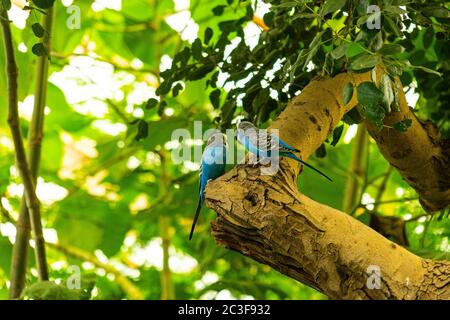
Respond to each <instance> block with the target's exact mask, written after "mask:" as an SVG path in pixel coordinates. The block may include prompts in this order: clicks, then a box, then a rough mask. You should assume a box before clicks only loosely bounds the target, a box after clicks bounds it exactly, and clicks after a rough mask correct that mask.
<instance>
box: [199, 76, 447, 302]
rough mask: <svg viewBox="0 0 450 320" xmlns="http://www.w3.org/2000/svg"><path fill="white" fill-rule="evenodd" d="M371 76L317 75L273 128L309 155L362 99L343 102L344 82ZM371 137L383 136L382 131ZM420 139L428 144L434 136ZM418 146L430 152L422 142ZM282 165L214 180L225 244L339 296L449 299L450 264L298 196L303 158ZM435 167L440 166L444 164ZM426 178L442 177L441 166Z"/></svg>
mask: <svg viewBox="0 0 450 320" xmlns="http://www.w3.org/2000/svg"><path fill="white" fill-rule="evenodd" d="M379 77H380V75H379V74H378V78H379ZM370 79H371V76H370V73H366V74H340V75H338V76H336V77H335V78H333V79H328V78H325V79H316V80H314V81H312V82H311V83H310V84H309V85H308V86H307V87H306V88H305V89H304V90H303V91H302V93H301V94H300V95H299V96H298V97H296V98H294V99H293V101H292V102H291V103H290V104H289V105H288V106H287V107H286V109H285V110H284V111H283V112H282V113H281V114H280V116H279V118H278V119H277V121H275V122H274V123H273V125H272V128H276V129H279V130H280V131H279V132H280V136H281V138H282V139H283V140H284V141H286V142H287V143H288V144H290V145H293V146H294V147H297V148H298V149H300V150H301V156H302V158H303V159H307V158H308V157H309V156H310V155H311V154H312V153H313V152H314V151H315V150H316V149H317V147H319V146H320V145H321V144H322V142H323V141H324V140H325V139H326V138H327V137H328V135H329V134H330V133H331V132H332V131H333V129H334V127H335V126H336V125H337V123H338V122H339V121H340V119H341V118H342V116H343V115H344V114H345V113H346V112H347V111H349V110H350V109H351V108H353V107H354V106H355V105H356V104H357V101H356V94H354V96H353V98H352V100H351V101H350V102H349V103H348V104H347V105H344V104H343V102H342V88H343V87H344V86H345V85H346V84H347V83H348V82H352V83H354V84H355V86H356V85H358V84H359V83H361V82H362V81H370ZM401 95H403V93H401ZM403 98H404V97H403ZM402 103H405V101H404V99H403V102H402ZM402 110H403V109H402ZM410 130H411V132H410V133H406V134H404V135H403V136H402V138H405V135H406V136H408V135H409V134H414V131H416V130H426V129H424V128H423V127H422V126H420V127H417V125H415V124H413V127H412V128H410ZM372 134H373V130H372ZM373 136H374V138H375V139H377V137H378V134H373ZM394 139H395V136H394ZM381 143H382V144H383V143H384V144H385V143H386V140H384V142H381ZM420 143H423V144H424V145H425V146H428V144H430V143H432V141H431V140H429V139H428V140H427V139H424V140H423V141H422V140H421V141H420ZM389 146H390V144H389V145H388V146H387V147H386V149H389V148H390V147H389ZM414 150H415V151H417V152H422V151H424V152H427V151H429V150H428V149H425V150H424V149H423V145H422V148H421V147H414ZM433 151H434V152H438V151H437V150H434V149H433ZM439 152H441V151H439ZM441 153H442V152H441ZM433 154H435V153H433ZM387 159H388V160H390V161H392V159H390V158H389V157H387ZM403 161H409V159H408V158H405V159H403ZM447 161H448V159H447ZM395 165H396V167H399V165H398V164H395ZM280 166H281V168H280V170H279V171H278V172H277V174H275V175H261V171H260V167H249V166H246V165H239V166H237V167H235V168H234V169H233V170H231V171H230V172H228V173H227V174H226V175H224V176H223V177H221V178H219V179H216V180H214V181H211V182H210V183H209V184H208V186H207V190H206V203H207V205H208V206H209V207H211V208H212V209H214V210H215V211H216V212H217V214H218V216H217V219H216V220H215V221H214V222H213V223H212V230H213V235H214V237H215V239H216V241H217V242H218V243H219V244H221V245H224V246H226V247H228V248H230V249H233V250H236V251H238V252H241V253H243V254H244V255H247V256H249V257H251V258H253V259H255V260H256V261H259V262H261V263H265V264H268V265H270V266H271V267H273V268H274V269H276V270H278V271H280V272H281V273H284V274H286V275H288V276H289V277H292V278H294V279H296V280H298V281H300V282H303V283H305V284H307V285H309V286H311V287H313V288H315V289H317V290H319V291H320V292H322V293H324V294H326V295H328V296H329V297H332V298H335V299H450V262H436V261H431V260H425V259H422V258H420V257H418V256H415V255H414V254H412V253H410V252H408V251H407V250H405V249H404V248H402V247H400V246H398V245H396V244H394V243H393V242H391V241H389V240H387V239H385V238H384V237H382V236H381V235H380V234H378V233H377V232H375V231H374V230H372V229H370V228H369V227H367V226H366V225H364V224H362V223H360V222H359V221H357V220H355V219H353V218H352V217H350V216H349V215H347V214H346V213H343V212H340V211H338V210H335V209H333V208H330V207H328V206H325V205H322V204H319V203H317V202H315V201H313V200H311V199H309V198H308V197H306V196H304V195H302V194H300V193H299V192H298V188H297V175H298V173H299V169H300V168H299V166H298V164H297V163H296V162H294V161H292V160H290V159H282V160H281V161H280ZM412 167H413V166H412V165H411V166H405V167H404V169H403V170H401V171H400V172H401V174H402V175H405V176H410V175H411V172H410V171H409V170H412V169H410V168H412ZM402 168H403V167H402ZM432 169H433V170H440V166H434V167H433V168H432ZM432 169H431V168H430V170H432ZM423 178H424V179H430V180H433V183H436V182H437V181H438V180H439V171H435V172H434V174H433V175H429V176H428V177H423ZM407 181H409V180H407ZM324 183H326V182H324ZM437 185H439V186H441V185H442V182H440V183H438V184H437ZM412 186H413V187H416V185H412ZM416 190H417V191H418V192H419V194H420V196H421V198H422V199H424V198H426V199H433V200H432V201H434V202H436V201H439V202H441V203H445V202H446V201H447V200H448V198H447V193H446V192H445V190H444V192H443V190H442V188H441V189H439V188H437V189H435V191H434V193H433V197H430V196H429V194H428V193H424V192H423V190H422V189H421V188H416ZM318 192H319V191H318ZM421 192H422V193H421ZM447 192H448V190H447ZM427 203H428V200H427ZM447 204H448V202H447ZM378 275H379V277H378Z"/></svg>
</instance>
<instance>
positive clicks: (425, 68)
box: [414, 66, 442, 77]
mask: <svg viewBox="0 0 450 320" xmlns="http://www.w3.org/2000/svg"><path fill="white" fill-rule="evenodd" d="M414 68H416V69H421V70H422V71H425V72H426V73H431V74H435V75H437V76H439V77H442V73H440V72H437V71H436V70H433V69H430V68H427V67H424V66H414Z"/></svg>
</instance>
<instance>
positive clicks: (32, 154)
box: [9, 8, 53, 299]
mask: <svg viewBox="0 0 450 320" xmlns="http://www.w3.org/2000/svg"><path fill="white" fill-rule="evenodd" d="M42 20H43V21H42V24H43V27H44V29H45V30H46V32H45V36H44V41H43V43H44V45H45V46H46V47H47V49H48V50H49V49H50V35H51V34H52V26H53V8H50V9H49V10H48V11H47V14H46V15H44V16H43V18H42ZM48 64H49V60H48V56H47V55H44V56H40V57H38V58H37V63H36V82H35V89H34V108H33V114H32V118H31V122H30V129H29V131H28V162H29V164H30V171H31V175H32V178H33V182H34V183H36V179H37V177H38V175H39V167H40V160H41V147H42V137H43V134H44V109H45V103H46V98H47V83H48ZM29 240H30V217H29V212H28V208H27V205H26V199H25V197H22V202H21V204H20V212H19V221H18V223H17V234H16V241H15V243H14V250H13V257H12V267H11V276H10V279H11V287H10V290H9V297H10V299H16V298H18V297H20V295H21V292H22V290H23V287H24V285H25V274H26V268H27V249H28V242H29Z"/></svg>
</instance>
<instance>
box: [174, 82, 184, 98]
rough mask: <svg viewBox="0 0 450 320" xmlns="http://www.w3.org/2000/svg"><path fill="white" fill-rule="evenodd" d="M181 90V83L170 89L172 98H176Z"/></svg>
mask: <svg viewBox="0 0 450 320" xmlns="http://www.w3.org/2000/svg"><path fill="white" fill-rule="evenodd" d="M181 90H183V85H182V84H181V83H177V84H176V85H175V86H174V87H173V89H172V95H173V96H174V97H176V96H178V94H179V93H180V91H181Z"/></svg>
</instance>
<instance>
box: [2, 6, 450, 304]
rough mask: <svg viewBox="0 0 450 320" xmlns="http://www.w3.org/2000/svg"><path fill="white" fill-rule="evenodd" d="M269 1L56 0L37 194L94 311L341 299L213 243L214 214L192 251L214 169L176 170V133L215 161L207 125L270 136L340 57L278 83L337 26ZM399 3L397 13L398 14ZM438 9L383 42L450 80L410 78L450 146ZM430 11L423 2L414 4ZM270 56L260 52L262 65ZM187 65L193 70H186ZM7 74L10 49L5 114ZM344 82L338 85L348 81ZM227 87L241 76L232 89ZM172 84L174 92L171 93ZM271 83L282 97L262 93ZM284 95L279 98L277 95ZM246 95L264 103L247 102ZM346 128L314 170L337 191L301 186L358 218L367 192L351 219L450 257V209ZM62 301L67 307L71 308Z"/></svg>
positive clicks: (5, 192) (30, 17) (12, 174)
mask: <svg viewBox="0 0 450 320" xmlns="http://www.w3.org/2000/svg"><path fill="white" fill-rule="evenodd" d="M13 2H14V5H13V8H12V9H11V11H10V12H11V13H10V15H11V18H12V20H13V22H14V23H13V25H12V28H13V35H14V40H15V44H16V46H17V51H16V53H17V59H18V64H19V70H20V76H19V81H20V85H19V98H20V101H21V102H20V106H19V109H20V115H21V120H22V130H23V134H24V136H25V137H26V133H27V131H28V127H29V121H30V118H31V112H32V106H33V95H32V93H33V90H32V88H33V82H34V69H35V68H34V64H35V59H36V56H34V55H33V54H32V53H31V47H32V46H33V44H34V43H36V41H37V40H36V37H35V36H34V35H33V33H32V31H31V27H30V26H31V25H32V24H33V23H35V22H37V21H39V19H40V13H39V12H36V10H32V11H31V13H30V11H24V10H22V9H20V7H21V6H23V5H24V3H25V2H24V1H13ZM266 2H272V6H270V5H269V4H268V3H266ZM266 2H262V1H237V0H236V1H232V0H217V1H207V0H190V1H189V0H174V1H172V0H127V1H120V0H113V1H107V0H104V1H100V0H96V1H87V0H78V1H77V0H75V1H70V0H64V1H59V0H58V1H56V2H55V11H56V14H55V25H54V32H53V36H52V52H51V61H50V72H49V74H50V85H49V87H48V97H47V107H46V118H45V136H44V140H43V152H42V161H41V170H40V177H39V179H38V185H37V193H38V196H39V198H40V199H41V201H42V213H43V225H44V234H45V237H46V241H47V242H48V262H49V266H50V277H51V279H50V280H51V281H53V282H55V283H57V284H63V285H64V284H65V283H66V282H67V280H68V279H70V277H71V276H72V275H73V274H74V269H73V266H78V267H79V268H80V272H81V285H82V290H81V291H80V294H79V295H78V297H81V298H91V299H125V298H144V299H161V298H163V299H173V298H177V299H198V298H203V299H214V298H256V299H324V298H326V297H324V296H323V295H322V294H320V293H318V292H316V291H315V290H313V289H311V288H309V287H307V286H304V285H302V284H300V283H298V282H296V281H294V280H291V279H290V278H288V277H286V276H284V275H281V274H279V273H277V272H275V271H273V270H271V269H270V268H269V267H268V266H264V265H261V264H258V263H256V262H254V261H252V260H250V259H247V258H245V257H244V256H242V255H240V254H237V253H235V252H231V251H229V250H226V249H224V248H222V247H218V246H217V245H216V244H215V242H214V240H213V239H212V237H211V235H210V232H209V230H210V227H209V221H211V220H212V219H214V213H213V212H211V211H210V210H207V209H204V210H203V212H202V215H201V218H200V221H199V225H198V227H197V229H196V233H195V234H194V238H193V240H192V241H189V240H188V233H189V230H190V226H191V221H192V217H193V214H194V211H195V206H196V203H197V191H198V184H197V179H198V168H199V165H198V163H195V162H193V161H184V162H183V163H181V164H179V163H174V162H173V161H172V158H171V152H172V150H174V149H176V148H178V147H179V146H180V142H179V141H174V140H172V139H171V134H172V132H173V130H175V129H177V128H186V129H188V130H189V131H190V133H191V136H192V139H190V140H188V141H182V142H181V144H186V145H187V146H188V147H189V148H190V149H191V150H193V149H195V148H197V149H198V148H201V147H202V140H203V137H196V136H194V130H193V121H194V120H198V121H202V127H203V130H206V129H208V128H215V127H217V126H221V127H222V128H227V127H230V126H231V122H232V120H233V119H235V118H236V117H237V116H245V117H247V118H251V119H253V120H254V121H255V122H257V123H259V124H260V125H262V126H266V125H269V124H270V121H271V120H272V119H274V118H275V117H276V115H277V114H278V113H279V112H280V111H281V110H282V109H283V107H284V106H285V104H286V102H287V101H288V100H289V99H290V98H291V97H293V96H294V95H295V94H296V93H298V91H299V90H301V88H303V87H304V86H305V85H306V84H307V83H308V82H309V81H310V80H311V79H312V78H313V77H315V76H316V75H317V74H319V71H323V69H324V68H325V69H327V67H326V66H327V64H326V63H324V62H325V61H326V59H328V58H326V57H328V54H327V53H329V52H330V51H331V49H333V48H332V47H327V46H326V45H322V44H321V45H320V46H318V47H317V48H314V51H315V54H313V55H311V56H310V57H309V60H308V61H302V65H306V66H308V64H309V62H312V63H313V65H315V66H316V67H315V68H314V67H313V68H303V67H300V68H297V69H295V70H294V71H293V74H292V75H291V74H289V73H292V72H291V71H292V68H290V67H288V69H284V68H283V67H281V68H278V69H276V68H275V69H276V70H275V69H274V70H275V71H273V74H272V76H269V77H266V72H267V71H268V70H270V69H272V68H274V64H276V63H278V64H280V61H278V62H277V60H280V59H282V58H283V57H284V58H286V59H287V60H284V61H290V62H289V63H290V64H292V65H294V64H295V63H296V62H298V61H297V60H298V51H299V50H302V49H305V48H309V47H310V44H311V42H313V39H314V37H315V35H316V34H317V33H318V32H321V31H320V30H321V28H323V26H321V25H319V24H318V23H317V20H315V19H316V18H314V17H313V16H310V15H309V16H308V15H307V14H306V13H302V14H303V16H298V17H295V16H293V15H292V14H290V12H292V8H294V7H296V6H298V5H301V4H302V3H304V1H291V2H289V1H286V2H283V3H284V4H282V2H281V1H266ZM339 2H341V1H339ZM349 2H355V1H349ZM356 2H358V1H356ZM362 2H363V1H362ZM388 2H393V3H390V4H389V5H390V6H394V7H395V5H396V3H395V2H396V1H388ZM397 2H399V1H397ZM400 2H401V1H400ZM409 2H411V1H409ZM422 3H424V1H422V2H421V1H417V3H416V4H417V6H416V9H415V10H416V13H415V14H416V15H419V14H420V15H422V16H423V17H424V19H425V20H423V21H424V22H423V25H422V24H420V23H418V22H417V21H414V27H411V24H413V21H409V25H408V26H407V27H405V28H404V29H401V30H402V31H398V32H402V37H401V38H400V40H398V41H397V40H396V39H397V38H395V39H394V38H392V37H391V35H392V34H394V33H396V32H397V30H396V29H395V28H393V27H392V26H391V27H390V28H391V29H389V30H384V31H383V32H384V34H383V39H384V40H383V41H385V42H387V43H389V42H390V43H394V42H395V43H397V42H398V43H399V44H401V46H402V47H403V48H404V49H405V50H402V52H398V54H399V56H397V57H396V58H395V59H397V60H396V61H403V62H402V63H405V62H404V61H405V59H409V60H410V61H411V63H412V64H413V65H415V66H425V67H427V68H429V69H432V70H438V71H439V72H440V73H441V74H442V75H441V76H438V75H436V74H433V73H428V72H426V71H423V69H418V68H414V69H412V68H407V67H405V70H404V73H403V74H402V80H403V83H404V85H405V90H407V92H408V94H407V96H408V100H409V101H410V105H414V106H415V108H416V109H415V110H416V111H417V114H418V115H419V116H421V117H422V118H423V119H424V120H432V121H434V122H435V123H436V124H437V125H438V126H439V128H440V129H441V132H442V133H443V134H444V135H446V136H447V137H448V136H449V130H450V127H449V122H448V117H449V110H450V109H449V108H448V103H449V102H448V101H449V99H448V94H449V89H448V80H449V77H450V70H449V64H448V62H449V59H448V54H449V51H448V29H445V28H444V27H445V24H443V23H441V22H442V19H444V20H445V21H446V22H448V16H446V17H438V18H436V17H433V16H432V15H431V16H430V15H428V16H427V15H424V14H422V13H421V9H422V7H420V5H422ZM433 3H434V2H433ZM436 3H437V2H436ZM322 4H323V1H311V4H310V5H311V7H312V8H313V11H314V10H315V11H316V12H318V10H319V9H318V8H320V6H321V5H322ZM416 4H414V1H413V5H410V7H414V6H415V5H416ZM445 4H447V5H448V3H445ZM72 5H76V6H77V7H78V8H79V12H80V21H79V22H80V28H79V29H77V28H69V27H68V19H72V18H74V13H73V12H74V11H72V10H71V9H70V8H73V7H72ZM397 5H400V4H397ZM397 7H398V6H397ZM410 7H408V8H410ZM355 10H356V9H355ZM399 10H400V9H399ZM402 10H403V9H402ZM391 11H392V12H389V14H390V15H392V17H391V19H394V24H397V25H398V26H400V27H401V24H402V22H401V20H400V19H399V16H398V17H397V16H395V15H400V14H404V12H399V11H398V10H397V11H395V10H393V9H391ZM294 12H295V9H294ZM338 15H339V13H338ZM442 15H443V14H442ZM327 19H328V20H329V22H330V23H332V22H335V26H334V27H331V28H332V29H333V28H337V29H339V28H340V25H345V24H344V23H343V21H342V19H343V18H342V16H333V17H331V16H330V17H327ZM417 19H418V18H417ZM417 19H416V20H417ZM410 20H411V19H410ZM72 22H73V21H72ZM443 26H444V27H443ZM393 29H394V30H393ZM405 30H406V31H405ZM350 32H353V31H350ZM351 36H355V37H356V34H353V35H351ZM205 38H206V39H205ZM325 40H326V39H325ZM325 40H324V41H325ZM208 43H209V45H208ZM355 43H356V42H355ZM277 44H283V45H277ZM366 44H367V43H366ZM366 44H362V46H364V45H366ZM445 48H446V49H447V50H446V49H445ZM255 50H260V52H259V53H257V54H255ZM188 51H189V53H187V52H188ZM183 52H184V53H183ZM359 53H361V52H359ZM396 54H397V53H396ZM294 55H295V56H294ZM352 57H353V56H352V55H351V54H350V55H349V57H347V58H352ZM174 59H175V60H174ZM214 59H216V60H214ZM173 61H175V63H172V62H173ZM219 62H222V63H221V64H220V63H219ZM178 63H179V64H178ZM247 63H250V64H251V66H250V67H249V68H250V71H251V72H253V71H255V70H256V69H260V70H261V72H264V74H262V73H261V75H259V74H257V75H256V76H253V78H252V80H251V81H253V80H254V81H253V82H252V83H250V84H249V82H251V81H247V82H245V81H244V82H242V81H241V84H242V85H239V81H240V80H242V79H245V78H246V77H248V75H249V74H250V71H249V72H243V70H244V71H245V69H246V68H247V67H246V65H247ZM283 65H287V64H286V63H285V62H283V63H282V65H281V66H283ZM183 66H191V67H189V68H190V69H188V70H187V71H186V70H185V71H183V68H182V67H183ZM217 66H219V67H221V68H222V70H221V71H220V72H219V71H218V69H217ZM402 66H403V65H402ZM405 66H406V63H405ZM254 68H255V70H254ZM339 68H342V65H341V66H340V67H339ZM4 69H5V68H4V52H3V47H2V48H1V49H0V106H5V105H6V98H7V97H6V94H5V92H6V83H5V79H6V78H5V73H4ZM332 69H333V68H330V70H329V71H330V72H327V73H330V74H333V73H334V72H335V71H332ZM280 70H281V71H280ZM286 70H290V71H289V72H286ZM177 72H178V73H177ZM226 75H228V76H230V75H232V76H233V75H234V76H233V77H231V78H230V79H227V76H226ZM286 75H287V76H286ZM169 78H171V79H172V80H173V81H170V82H168V81H167V79H169ZM190 80H197V81H190ZM263 80H266V82H267V83H266V84H264V85H263V87H264V88H266V89H264V90H260V89H261V86H262V81H263ZM263 82H264V81H263ZM168 83H169V84H168ZM286 83H291V87H290V88H289V90H285V84H286ZM164 86H166V87H165V88H164ZM158 88H159V91H158V92H157V90H158ZM269 88H270V90H269ZM272 91H276V92H277V93H278V97H279V99H275V98H273V95H272V94H271V92H272ZM261 92H263V93H262V94H261ZM242 94H243V96H244V100H245V97H249V98H248V99H249V100H247V101H244V103H242V101H241V103H237V102H236V101H238V100H239V99H238V96H241V98H242ZM241 100H242V99H241ZM0 123H1V124H2V125H0V198H1V202H0V203H1V206H0V213H1V214H0V298H2V299H4V298H7V290H8V289H7V287H8V278H9V273H10V261H11V252H12V242H13V241H14V234H15V228H14V225H13V222H14V221H15V219H17V214H18V211H19V206H20V199H21V194H22V186H21V184H20V178H19V176H18V174H17V171H16V169H15V167H14V165H13V164H14V152H13V145H12V141H11V137H10V134H9V130H8V128H7V126H6V107H0ZM341 129H342V132H341V136H342V137H341V139H340V141H339V143H337V144H336V145H335V146H330V145H329V144H327V146H326V148H325V146H324V147H323V148H321V150H320V152H318V154H317V156H316V157H313V158H312V159H311V160H310V161H311V163H312V164H313V165H315V166H317V167H319V168H320V169H321V170H323V171H325V172H327V174H329V175H330V176H331V177H332V178H333V180H334V183H332V184H326V183H323V181H322V180H321V177H319V176H317V175H315V174H314V173H311V171H308V170H305V171H304V172H303V174H302V175H301V177H300V178H299V189H300V190H301V191H302V192H303V193H305V194H306V195H308V196H310V197H312V198H313V199H315V200H317V201H319V202H322V203H325V204H327V205H330V206H332V207H334V208H337V209H343V207H344V202H345V201H344V200H345V198H346V197H348V195H346V188H348V187H346V186H347V183H348V181H349V180H352V179H354V180H356V181H357V185H358V188H357V192H356V194H357V196H356V198H355V199H356V202H355V205H354V206H353V207H351V208H350V209H351V210H349V214H352V215H354V216H355V217H357V218H358V219H360V220H361V221H362V222H364V223H366V224H369V225H371V226H372V227H373V228H375V229H377V231H379V232H382V233H385V235H386V236H387V237H390V238H391V239H393V240H394V241H397V242H398V243H400V244H401V245H404V246H407V247H408V248H409V249H410V250H412V251H414V252H416V253H417V254H419V255H421V256H424V257H430V258H436V259H447V258H448V256H447V255H448V253H449V252H450V244H449V237H450V222H449V219H448V212H446V211H444V212H440V213H437V214H435V215H428V214H426V213H425V212H424V211H423V209H422V208H421V206H420V204H419V203H418V201H417V195H416V193H415V192H414V190H412V189H411V188H410V187H409V186H408V185H407V184H406V183H405V182H404V181H403V180H402V179H401V177H400V176H399V175H398V174H397V173H396V172H395V170H391V169H390V168H389V165H388V163H387V162H386V161H385V160H384V158H383V157H382V156H381V154H380V153H379V151H378V149H377V147H376V145H375V143H374V142H373V141H371V140H370V139H369V138H367V137H366V136H363V134H362V132H363V131H364V128H363V129H362V130H358V126H357V125H356V124H352V125H349V124H344V123H342V127H341ZM358 137H359V138H358ZM356 141H362V145H363V147H364V148H365V150H366V151H365V152H364V155H365V156H364V158H363V159H361V160H360V161H359V165H360V166H361V167H362V169H363V170H362V171H361V172H360V173H359V174H355V173H354V172H352V167H354V164H353V161H352V152H353V150H354V149H355V148H359V147H361V145H359V144H357V143H356ZM330 142H331V139H330ZM408 220H410V221H408ZM29 256H30V257H29V265H30V270H29V274H28V278H27V285H28V286H29V285H31V284H33V283H35V282H36V281H37V279H36V275H37V273H36V270H35V269H34V258H33V255H32V253H31V251H30V255H29ZM75 270H76V268H75ZM46 289H48V288H47V287H46V288H44V289H43V288H42V287H35V286H31V287H30V288H28V289H27V292H26V294H27V296H30V297H34V298H44V297H46V298H49V297H51V296H48V295H47V296H46V294H48V292H47V291H46ZM46 292H47V293H46ZM52 292H53V297H55V296H57V297H61V295H64V293H61V295H59V294H60V293H58V292H57V290H56V291H52Z"/></svg>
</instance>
